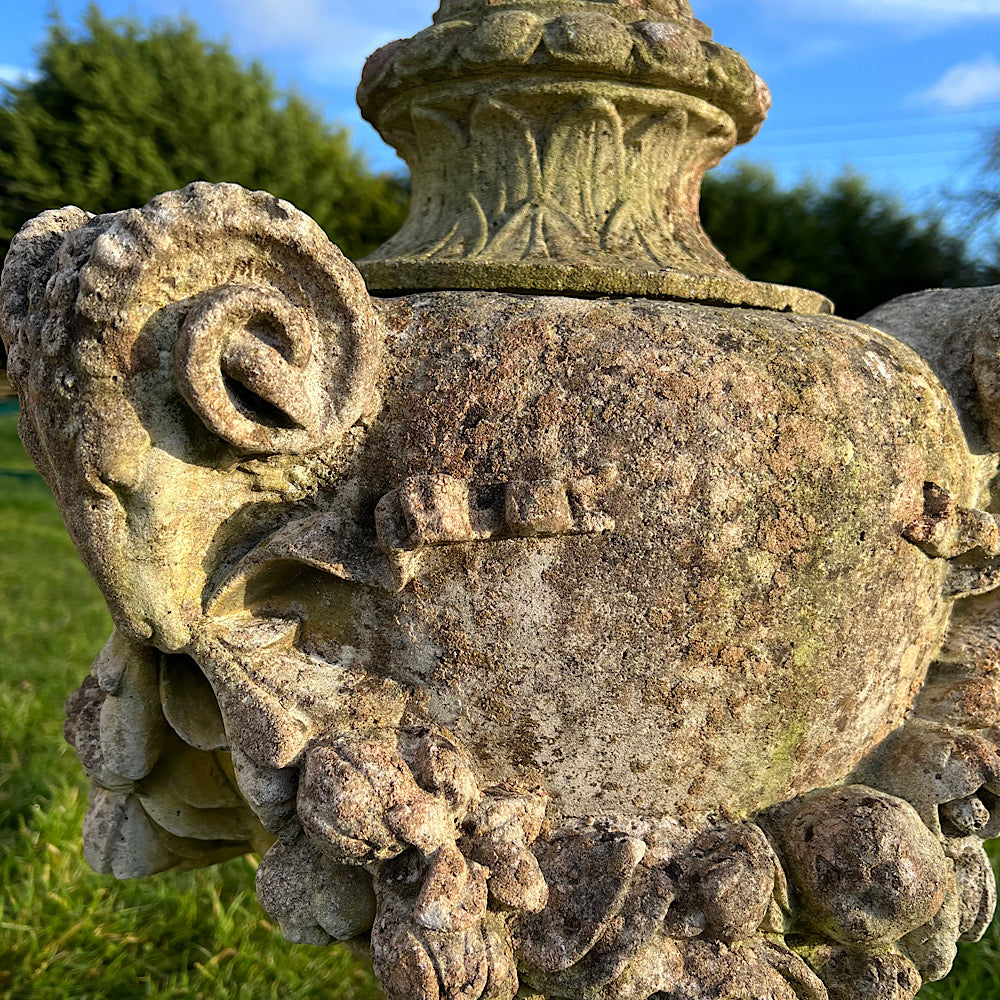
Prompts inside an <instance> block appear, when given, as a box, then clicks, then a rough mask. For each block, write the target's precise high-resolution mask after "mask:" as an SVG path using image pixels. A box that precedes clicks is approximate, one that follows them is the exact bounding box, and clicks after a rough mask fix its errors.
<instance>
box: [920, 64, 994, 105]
mask: <svg viewBox="0 0 1000 1000" xmlns="http://www.w3.org/2000/svg"><path fill="white" fill-rule="evenodd" d="M916 96H917V100H918V101H919V103H921V104H933V105H937V106H938V107H941V108H948V109H955V110H957V109H965V108H973V107H976V106H977V105H980V104H987V103H989V102H991V101H1000V62H998V61H997V59H996V57H994V56H992V55H986V56H983V57H982V58H980V59H976V60H974V61H973V62H965V63H959V65H957V66H952V68H951V69H950V70H948V72H947V73H945V74H944V76H942V77H941V79H940V80H938V82H937V83H935V84H934V85H933V86H932V87H928V88H927V90H924V91H921V92H920V93H919V94H917V95H916Z"/></svg>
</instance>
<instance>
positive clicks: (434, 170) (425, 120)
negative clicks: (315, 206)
mask: <svg viewBox="0 0 1000 1000" xmlns="http://www.w3.org/2000/svg"><path fill="white" fill-rule="evenodd" d="M770 101H771V98H770V93H769V92H768V89H767V86H766V85H765V84H764V82H763V81H762V80H761V79H760V77H758V76H757V74H756V73H754V72H753V70H751V68H750V67H749V65H748V64H747V62H746V60H745V59H743V57H742V56H740V55H739V54H738V53H737V52H734V51H732V50H731V49H727V48H724V47H723V46H721V45H718V44H716V43H715V42H713V41H712V36H711V32H710V31H709V30H708V28H706V26H705V25H704V24H702V23H701V22H700V21H698V20H696V19H695V17H694V15H693V14H692V12H691V7H690V5H689V4H688V3H686V2H684V0H592V2H580V0H561V2H550V0H545V2H540V0H445V2H444V3H442V5H441V8H440V10H439V11H438V13H437V15H436V16H435V18H434V25H433V26H432V27H430V28H427V29H426V30H424V31H421V32H419V33H418V34H417V35H415V36H414V37H413V38H410V39H407V40H404V41H397V42H392V43H391V44H389V45H387V46H385V47H384V48H382V49H380V50H379V51H378V52H376V53H375V54H374V55H372V56H371V58H370V59H369V60H368V63H367V65H366V66H365V72H364V75H363V78H362V82H361V86H360V88H359V90H358V103H359V104H360V106H361V111H362V114H363V115H364V116H365V118H367V119H368V120H369V121H370V122H371V123H372V124H373V125H374V126H375V128H377V129H378V131H379V132H380V133H381V135H382V137H383V138H384V139H385V140H386V141H387V142H389V143H390V144H391V145H392V146H394V147H395V148H396V149H397V151H398V152H399V154H400V156H402V158H403V159H404V160H405V161H406V162H407V164H408V165H409V167H410V171H411V174H412V181H413V199H412V203H411V209H410V216H409V218H408V219H407V221H406V223H405V225H404V226H403V228H402V229H401V230H400V232H399V233H398V234H397V235H396V236H394V237H393V238H392V239H391V240H389V241H388V242H387V243H385V244H384V245H383V246H382V247H380V248H379V249H378V250H376V251H375V253H373V254H372V255H371V256H370V257H368V258H367V259H366V260H365V261H363V262H362V263H361V265H360V266H361V270H362V273H363V274H364V276H365V280H366V281H367V283H368V286H369V288H371V289H373V290H379V291H395V290H415V289H430V288H453V289H460V288H495V289H505V290H525V291H528V290H530V291H548V292H568V293H584V294H598V295H647V296H649V295H651V296H657V297H666V298H678V299H694V300H698V301H706V302H718V303H725V304H731V305H751V306H758V307H765V308H771V309H789V308H791V309H794V310H796V311H798V312H828V311H830V310H831V307H830V304H829V302H828V301H827V300H826V299H824V298H823V297H822V296H820V295H817V294H815V293H812V292H806V291H803V290H801V289H790V288H786V287H784V286H779V285H768V284H761V283H758V282H750V281H748V280H747V279H746V278H744V277H743V276H742V275H740V274H739V273H738V272H737V271H735V270H734V269H733V268H732V267H731V266H730V265H729V264H728V263H727V262H726V259H725V258H724V257H723V256H722V254H721V253H719V251H718V250H717V249H716V248H715V247H714V246H713V245H712V243H711V241H710V240H709V239H708V237H707V236H706V234H705V232H704V230H703V229H702V226H701V221H700V219H699V216H698V201H699V194H700V190H701V182H702V178H703V177H704V174H705V171H706V170H708V169H709V168H710V167H713V166H715V165H716V164H717V163H718V162H719V161H720V160H721V159H722V157H723V156H725V155H726V153H728V152H729V151H730V150H731V149H732V148H733V146H734V145H736V143H741V142H747V141H749V140H750V139H751V138H752V137H753V136H754V135H755V134H756V132H757V130H758V129H759V128H760V126H761V125H762V124H763V121H764V118H765V116H766V115H767V110H768V108H769V107H770Z"/></svg>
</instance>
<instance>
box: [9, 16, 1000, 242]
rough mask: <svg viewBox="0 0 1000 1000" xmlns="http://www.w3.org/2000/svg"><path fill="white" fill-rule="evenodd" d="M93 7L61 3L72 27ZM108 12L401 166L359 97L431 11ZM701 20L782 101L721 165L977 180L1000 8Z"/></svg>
mask: <svg viewBox="0 0 1000 1000" xmlns="http://www.w3.org/2000/svg"><path fill="white" fill-rule="evenodd" d="M49 6H50V5H49V4H47V3H44V2H34V0H28V2H19V0H0V16H2V23H3V32H2V33H0V79H13V78H16V76H17V75H18V74H22V73H30V72H31V70H32V66H33V63H34V50H35V48H36V47H37V46H38V45H39V44H40V43H41V41H42V40H43V38H44V36H45V28H46V11H47V10H48V9H49ZM84 6H85V0H61V2H60V3H59V8H60V10H61V12H62V15H63V17H64V19H65V20H66V21H67V22H68V23H69V24H70V25H76V24H78V23H79V19H80V15H81V12H82V10H83V8H84ZM100 7H101V9H102V10H103V11H104V12H105V13H106V14H109V15H120V14H130V15H133V16H136V17H138V18H140V19H143V20H148V19H152V18H156V17H171V16H177V15H179V14H187V15H188V16H190V17H191V18H192V19H193V20H195V21H197V22H198V24H199V25H200V26H201V28H202V31H203V33H204V34H205V35H206V36H208V37H210V38H213V39H219V40H222V39H226V40H228V42H229V43H230V44H231V45H232V47H233V48H234V50H235V51H236V52H237V53H238V54H240V55H241V56H243V57H246V58H252V57H256V58H259V59H260V60H261V61H263V62H264V63H265V64H266V65H267V66H268V67H269V68H270V69H271V70H272V71H273V72H274V73H275V75H276V77H277V79H278V82H279V83H280V84H281V85H283V86H294V87H295V88H296V89H298V90H299V91H300V92H301V93H302V94H304V95H305V96H306V97H307V98H309V99H310V100H312V101H313V102H314V103H315V104H316V105H318V106H319V107H320V109H321V110H322V111H323V112H324V114H325V115H326V116H327V117H328V118H329V119H330V120H334V121H340V122H343V123H344V124H346V125H347V126H348V127H349V128H350V129H351V132H352V135H353V136H354V139H355V142H356V143H357V144H358V145H360V146H361V147H362V148H363V149H364V150H365V151H366V152H367V154H368V157H369V160H370V162H371V163H372V164H373V165H374V166H376V167H378V168H382V169H393V168H394V165H395V163H396V162H397V161H395V158H394V155H393V153H392V152H391V150H389V149H388V148H387V147H385V146H383V145H382V143H381V141H380V140H379V139H378V137H377V136H376V135H375V133H374V132H373V131H372V130H371V129H370V128H369V126H368V125H366V124H365V123H364V122H362V121H361V119H360V117H359V116H358V113H357V109H356V107H355V105H354V88H355V86H356V84H357V79H358V75H359V72H360V68H361V65H362V63H363V61H364V57H365V56H366V55H367V54H368V53H369V52H370V51H372V50H373V49H374V48H376V47H377V46H379V45H381V44H383V43H384V42H386V41H389V40H391V39H393V38H399V37H402V36H405V35H409V34H412V33H414V32H415V31H418V30H420V29H421V28H423V27H425V26H426V25H427V24H429V23H430V18H431V14H432V13H433V12H434V9H435V8H436V3H435V0H364V2H358V0H197V2H194V0H188V2H186V3H185V2H183V0H103V2H102V3H100ZM693 7H694V11H695V14H696V15H697V16H699V17H700V18H701V19H702V20H704V21H706V22H707V23H708V24H709V25H711V27H712V28H713V29H714V31H715V37H716V39H717V40H718V41H719V42H721V43H722V44H724V45H729V46H731V47H733V48H736V49H738V50H739V51H741V52H742V53H743V54H744V55H745V56H746V57H747V58H748V59H749V61H750V64H751V65H752V66H753V67H754V69H755V70H756V71H757V72H758V73H759V74H760V75H761V76H762V77H763V78H764V79H765V80H766V81H767V82H768V84H769V85H770V87H771V90H772V93H773V95H774V108H773V110H772V112H771V116H770V118H769V120H768V123H767V124H766V125H765V126H764V129H763V131H762V132H761V134H760V135H759V136H758V137H757V138H756V139H755V140H754V141H753V142H752V143H751V144H750V145H749V146H745V147H741V148H740V149H738V150H737V151H736V152H735V153H733V154H731V156H730V158H729V160H727V161H726V162H731V161H732V160H734V159H735V158H736V157H746V158H748V159H751V160H753V161H755V162H760V163H766V164H769V165H771V166H772V167H774V169H775V170H777V172H778V174H779V176H780V177H781V179H782V180H783V181H787V182H792V181H794V180H797V179H798V178H799V177H801V176H803V175H806V174H808V175H812V176H815V177H818V178H823V177H826V176H829V175H831V174H835V173H837V172H838V171H839V170H841V169H842V168H843V167H852V168H854V169H856V170H857V171H859V172H861V173H863V174H866V175H867V176H869V177H871V178H872V180H873V181H874V182H875V183H876V184H877V185H878V186H879V187H881V188H884V189H887V190H891V191H893V192H895V193H896V194H898V195H899V196H900V197H901V199H902V200H903V201H904V202H906V203H907V204H909V205H911V206H912V207H914V208H921V207H924V206H925V205H928V204H932V203H935V202H941V201H942V199H943V200H944V204H945V205H947V200H946V196H947V194H948V193H949V192H952V193H953V192H956V191H960V190H962V189H963V188H965V187H966V186H967V185H968V184H969V183H971V181H972V180H973V179H974V177H975V158H976V153H977V150H978V149H979V148H981V145H982V142H983V136H984V134H985V133H986V132H988V131H989V130H990V129H992V128H996V127H1000V0H693ZM954 218H955V219H956V225H958V224H959V223H958V221H957V220H958V216H957V214H955V215H954ZM971 235H973V236H974V237H975V234H971Z"/></svg>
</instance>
